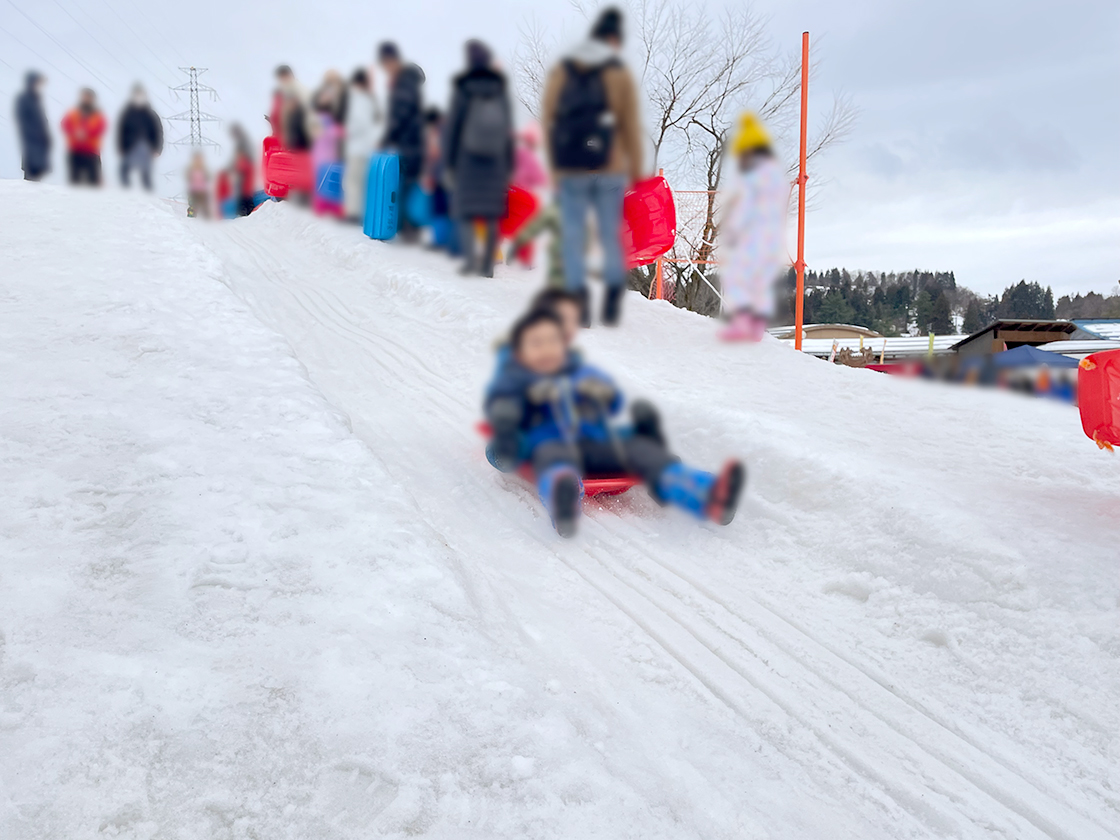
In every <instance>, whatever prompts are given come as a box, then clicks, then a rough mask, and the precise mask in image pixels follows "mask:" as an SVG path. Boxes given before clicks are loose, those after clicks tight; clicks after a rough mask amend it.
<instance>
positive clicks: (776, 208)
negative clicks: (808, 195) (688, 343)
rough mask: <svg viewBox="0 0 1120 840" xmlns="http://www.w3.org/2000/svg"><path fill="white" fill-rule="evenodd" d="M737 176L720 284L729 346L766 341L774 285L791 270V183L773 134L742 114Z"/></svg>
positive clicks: (735, 149)
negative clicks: (788, 224) (788, 217)
mask: <svg viewBox="0 0 1120 840" xmlns="http://www.w3.org/2000/svg"><path fill="white" fill-rule="evenodd" d="M728 151H729V153H730V157H731V158H732V160H733V161H734V163H735V167H736V170H737V171H736V172H735V175H734V178H733V180H732V181H731V184H730V189H729V190H728V197H727V200H726V203H725V204H724V207H723V214H722V215H723V218H722V220H721V222H720V227H719V231H720V245H721V249H722V251H723V260H724V263H723V266H722V268H721V270H720V283H721V286H722V288H723V296H724V307H725V309H726V310H727V312H728V313H730V323H729V324H728V326H727V327H726V328H725V329H723V330H722V331H721V332H720V338H722V339H724V340H725V341H761V340H762V337H763V336H764V335H765V333H766V324H767V322H768V321H769V319H770V317H771V316H772V315H773V314H774V283H775V282H776V281H777V279H778V277H779V275H780V274H781V273H782V271H783V270H784V269H785V267H786V265H788V261H787V257H786V246H785V232H786V214H787V209H788V208H787V205H788V202H789V183H788V182H787V180H786V175H785V172H784V171H783V170H782V166H781V164H780V163H778V160H777V158H776V157H775V156H774V151H773V149H772V147H771V142H770V135H769V134H768V133H767V131H766V128H765V127H764V126H763V125H762V122H761V121H760V120H759V119H758V117H757V116H755V115H754V114H749V113H748V114H743V115H742V116H741V117H740V118H739V125H738V127H737V128H736V130H735V133H734V135H733V136H732V138H731V144H730V146H729V149H728Z"/></svg>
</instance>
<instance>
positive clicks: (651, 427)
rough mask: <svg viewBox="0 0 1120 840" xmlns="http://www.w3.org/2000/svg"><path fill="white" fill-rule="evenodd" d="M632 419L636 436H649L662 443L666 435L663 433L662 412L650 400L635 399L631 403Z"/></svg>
mask: <svg viewBox="0 0 1120 840" xmlns="http://www.w3.org/2000/svg"><path fill="white" fill-rule="evenodd" d="M630 419H631V420H633V422H634V437H644V438H649V439H650V440H652V441H656V442H657V443H660V444H662V445H664V444H665V436H664V435H663V434H662V433H661V414H660V413H659V412H658V411H657V409H656V408H655V407H654V405H653V403H651V402H649V401H648V400H634V402H632V403H630Z"/></svg>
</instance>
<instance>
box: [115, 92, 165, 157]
mask: <svg viewBox="0 0 1120 840" xmlns="http://www.w3.org/2000/svg"><path fill="white" fill-rule="evenodd" d="M141 142H146V143H147V144H148V145H149V146H150V147H151V149H152V153H153V154H159V153H160V152H162V151H163V122H162V121H160V118H159V114H157V113H156V112H155V111H154V110H152V106H151V105H134V104H132V103H129V104H128V105H127V106H125V109H124V110H123V111H122V112H121V117H120V119H119V120H118V121H117V151H118V152H120V153H121V154H122V155H127V154H128V153H129V152H130V151H131V150H132V148H133V147H134V146H135V145H136V144H137V143H141Z"/></svg>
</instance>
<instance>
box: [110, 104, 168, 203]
mask: <svg viewBox="0 0 1120 840" xmlns="http://www.w3.org/2000/svg"><path fill="white" fill-rule="evenodd" d="M117 151H118V152H119V153H120V156H121V184H122V185H124V186H126V187H127V186H128V173H129V171H130V170H132V169H139V170H140V180H141V181H143V183H144V189H146V190H149V191H150V190H151V189H152V158H153V157H159V155H160V154H161V153H162V152H163V121H162V120H160V118H159V114H157V113H156V112H155V109H154V108H152V105H151V103H150V102H149V101H148V94H147V93H146V92H145V91H144V88H143V87H141V86H140V85H136V86H135V87H134V88H133V89H132V97H131V99H129V101H128V105H126V106H125V108H124V110H123V111H121V116H120V119H119V120H118V121H117Z"/></svg>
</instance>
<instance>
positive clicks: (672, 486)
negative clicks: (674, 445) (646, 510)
mask: <svg viewBox="0 0 1120 840" xmlns="http://www.w3.org/2000/svg"><path fill="white" fill-rule="evenodd" d="M745 475H746V473H745V471H744V469H743V465H742V464H740V463H739V462H738V461H729V462H728V463H727V465H726V466H725V467H724V468H723V470H722V471H721V472H720V474H719V475H718V476H716V475H712V474H711V473H710V472H704V471H703V470H697V469H693V468H692V467H686V466H685V465H684V464H679V463H678V464H670V465H669V466H668V467H666V468H665V470H664V472H662V473H661V477H660V478H658V480H657V493H658V495H660V496H661V498H663V499H664V500H665V501H667V502H669V503H670V504H674V505H676V506H677V507H679V508H683V509H684V510H687V511H688V512H689V513H691V514H692V515H693V516H695V517H697V518H698V519H711V520H712V521H713V522H718V523H719V524H720V525H727V524H728V523H730V522H731V520H732V519H733V518H734V516H735V508H736V506H737V505H738V503H739V495H740V493H741V492H742V489H743V484H744V481H745Z"/></svg>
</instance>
